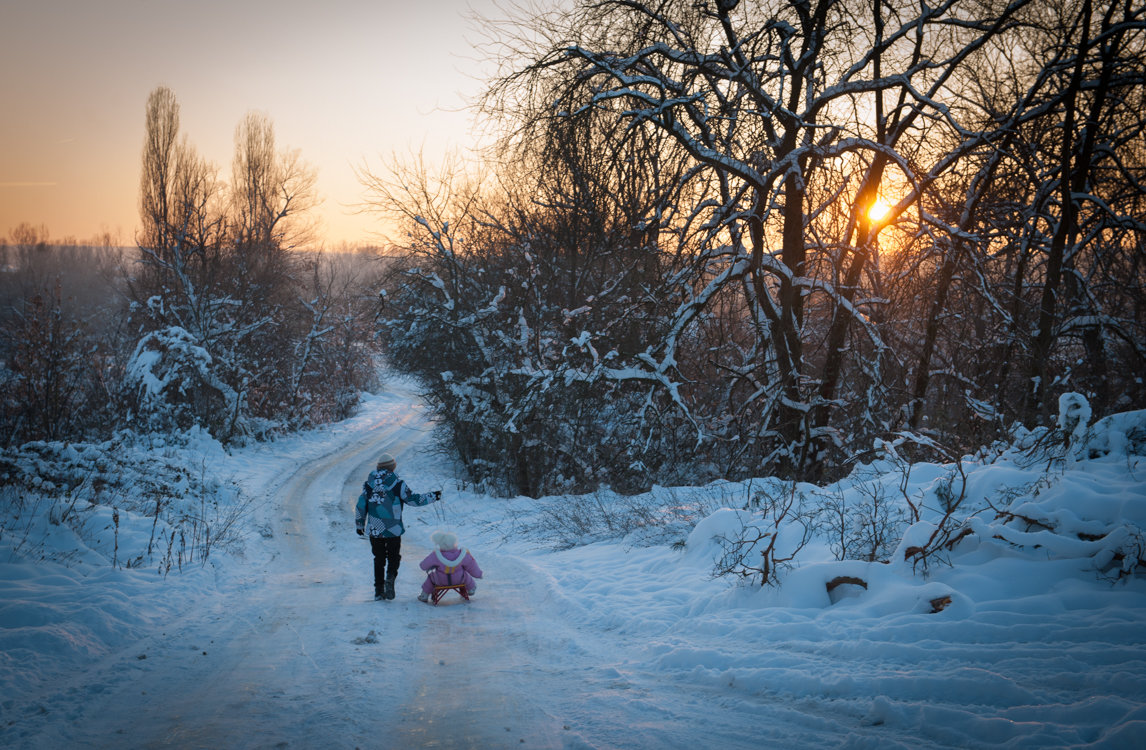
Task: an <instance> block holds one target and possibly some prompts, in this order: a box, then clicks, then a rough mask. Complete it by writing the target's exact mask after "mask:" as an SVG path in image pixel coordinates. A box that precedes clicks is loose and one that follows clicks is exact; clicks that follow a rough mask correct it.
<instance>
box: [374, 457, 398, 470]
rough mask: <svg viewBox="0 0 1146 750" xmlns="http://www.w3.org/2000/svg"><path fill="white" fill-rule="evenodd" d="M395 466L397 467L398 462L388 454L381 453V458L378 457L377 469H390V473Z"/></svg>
mask: <svg viewBox="0 0 1146 750" xmlns="http://www.w3.org/2000/svg"><path fill="white" fill-rule="evenodd" d="M397 465H398V461H397V460H396V459H395V458H394V457H393V456H391V455H390V454H389V453H383V454H382V455H381V456H379V457H378V468H379V469H390V470H391V471H393V470H394V467H396V466H397Z"/></svg>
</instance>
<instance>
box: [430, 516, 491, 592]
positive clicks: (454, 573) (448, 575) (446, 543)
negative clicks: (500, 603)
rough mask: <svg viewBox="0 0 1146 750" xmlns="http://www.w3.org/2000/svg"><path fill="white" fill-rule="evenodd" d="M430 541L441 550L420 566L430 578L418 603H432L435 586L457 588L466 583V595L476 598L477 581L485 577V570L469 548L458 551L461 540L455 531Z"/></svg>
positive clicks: (432, 536)
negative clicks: (474, 595) (483, 573)
mask: <svg viewBox="0 0 1146 750" xmlns="http://www.w3.org/2000/svg"><path fill="white" fill-rule="evenodd" d="M430 541H431V542H432V543H433V545H434V546H435V547H436V548H437V549H435V550H434V551H433V552H431V553H430V554H428V555H426V559H425V560H422V562H421V563H420V565H421V568H422V570H424V571H426V572H427V573H428V574H429V575H427V576H426V580H425V581H423V582H422V593H421V594H419V595H418V601H420V602H428V601H430V595H431V594H433V593H434V587H435V586H457V585H459V584H464V585H465V587H466V595H467V596H473V593H474V591H475V590H477V582H476V581H475V580H474V579H475V578H481V575H482V573H481V568H479V567H478V564H477V560H475V559H474V556H473V555H471V554H470V551H469V550H467V549H458V537H457V535H456V534H454V533H453V532H452V531H435V532H434V533H433V534H431V535H430Z"/></svg>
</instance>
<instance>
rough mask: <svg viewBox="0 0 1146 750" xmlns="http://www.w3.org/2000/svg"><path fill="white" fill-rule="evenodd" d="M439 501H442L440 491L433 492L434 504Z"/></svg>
mask: <svg viewBox="0 0 1146 750" xmlns="http://www.w3.org/2000/svg"><path fill="white" fill-rule="evenodd" d="M441 499H442V491H441V490H434V502H437V501H439V500H441Z"/></svg>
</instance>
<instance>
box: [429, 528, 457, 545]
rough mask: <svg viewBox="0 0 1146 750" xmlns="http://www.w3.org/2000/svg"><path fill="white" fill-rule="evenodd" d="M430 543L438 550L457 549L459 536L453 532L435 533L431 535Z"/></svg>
mask: <svg viewBox="0 0 1146 750" xmlns="http://www.w3.org/2000/svg"><path fill="white" fill-rule="evenodd" d="M430 541H431V542H433V544H434V546H435V547H437V548H438V549H457V546H458V535H457V534H455V533H454V532H452V531H435V532H434V533H433V534H430Z"/></svg>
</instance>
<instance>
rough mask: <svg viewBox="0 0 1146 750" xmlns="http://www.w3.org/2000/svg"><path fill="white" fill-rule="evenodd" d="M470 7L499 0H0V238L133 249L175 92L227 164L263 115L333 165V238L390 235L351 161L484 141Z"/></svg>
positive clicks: (328, 211) (184, 117)
mask: <svg viewBox="0 0 1146 750" xmlns="http://www.w3.org/2000/svg"><path fill="white" fill-rule="evenodd" d="M470 8H478V9H482V8H488V10H483V12H484V13H486V14H493V13H495V12H496V10H495V9H493V6H492V3H487V2H486V0H470V1H469V2H467V0H425V1H423V0H310V1H304V0H195V2H188V1H187V0H0V111H2V112H3V115H2V116H0V240H2V239H4V238H6V237H7V236H8V234H9V232H10V231H11V230H12V228H13V227H15V226H16V225H18V224H20V223H21V222H29V223H32V224H35V225H39V224H43V225H46V226H47V228H48V231H49V234H50V236H51V237H52V238H53V239H61V238H64V237H69V236H70V237H74V238H77V239H80V240H85V239H88V238H91V237H94V236H96V235H97V234H100V233H102V232H105V231H107V232H111V233H112V235H113V237H118V239H119V240H120V242H121V243H122V244H132V243H133V242H134V237H135V231H136V227H137V224H138V189H139V165H140V151H141V149H142V145H143V135H144V132H143V131H144V104H145V103H146V101H147V96H148V94H149V92H151V90H153V89H154V88H155V87H157V86H161V85H163V86H167V87H169V88H170V89H172V90H173V91H174V92H175V96H176V98H177V99H178V101H179V104H180V120H181V130H182V132H183V133H184V134H185V135H186V136H187V137H188V139H189V140H190V141H191V143H192V145H194V146H195V147H196V148H197V149H198V151H199V153H200V154H202V155H203V156H204V157H206V158H207V159H209V160H211V161H213V162H214V163H215V164H216V165H217V166H218V167H219V169H220V175H221V176H222V177H224V178H226V177H227V176H228V175H229V171H230V163H231V155H232V151H233V142H234V132H235V127H236V125H238V124H239V121H240V120H241V119H242V117H243V116H244V115H245V114H246V113H247V112H248V111H251V110H255V111H259V112H262V113H264V114H266V115H267V116H268V117H269V118H270V120H271V122H272V123H273V124H274V127H275V134H276V138H277V143H278V146H279V148H280V149H283V148H291V149H296V148H297V149H299V150H300V152H301V155H302V158H303V159H304V160H305V161H307V162H309V163H310V164H311V165H313V166H314V167H316V168H317V170H318V190H319V192H320V197H321V198H323V199H324V200H323V204H322V206H321V207H320V208H319V209H318V215H319V220H320V221H321V224H322V226H323V227H324V230H325V231H324V233H323V236H324V237H325V239H326V243H327V244H328V245H337V244H339V243H341V242H344V241H345V242H349V243H359V242H376V241H377V236H376V235H375V236H372V234H373V233H376V232H378V231H381V230H382V229H383V227H382V226H381V225H380V224H379V221H378V219H377V218H376V217H372V216H364V215H361V214H356V213H354V209H353V208H352V206H353V204H357V203H359V202H361V201H362V199H363V197H364V195H363V188H362V185H361V184H360V183H359V182H358V180H357V179H356V178H355V176H354V171H353V168H354V167H356V166H358V167H360V166H362V165H363V164H366V165H367V166H369V167H371V168H375V169H380V168H381V167H382V163H383V159H384V158H387V157H389V155H390V154H391V153H393V152H397V153H399V154H408V153H411V152H415V151H417V150H419V149H424V151H425V154H426V157H427V160H428V161H429V162H431V163H434V162H437V161H438V160H439V158H440V155H441V154H442V153H444V152H445V151H446V150H447V149H448V148H468V147H469V146H471V145H472V139H471V135H470V132H471V128H470V124H471V117H470V115H469V114H468V113H466V112H459V111H458V110H459V109H460V108H461V107H462V106H463V104H464V96H465V95H470V94H473V93H475V92H477V91H479V90H480V88H481V86H480V83H479V82H478V81H477V80H475V78H474V77H475V75H476V74H477V73H478V71H479V70H480V69H481V67H482V66H481V65H480V63H478V62H477V61H476V60H477V53H476V52H475V51H474V49H473V44H474V43H477V42H479V41H480V35H479V33H478V30H477V28H476V27H475V26H474V24H473V22H472V20H470V15H471V14H470Z"/></svg>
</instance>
